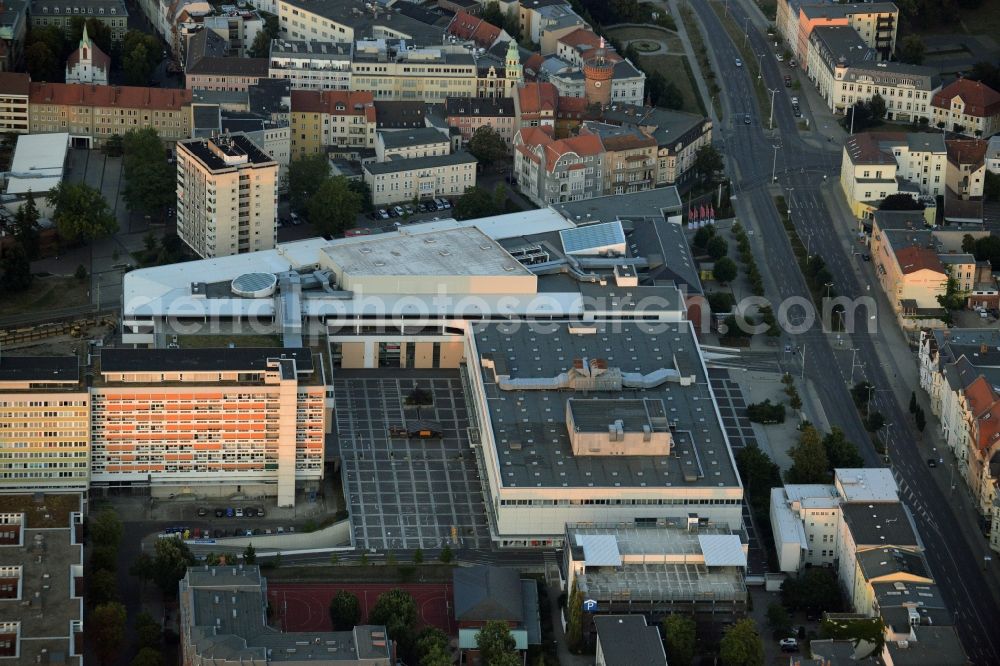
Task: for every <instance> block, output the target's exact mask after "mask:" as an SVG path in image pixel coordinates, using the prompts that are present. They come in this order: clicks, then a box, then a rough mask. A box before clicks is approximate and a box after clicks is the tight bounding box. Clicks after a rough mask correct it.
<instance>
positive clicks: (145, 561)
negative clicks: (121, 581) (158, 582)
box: [128, 553, 154, 581]
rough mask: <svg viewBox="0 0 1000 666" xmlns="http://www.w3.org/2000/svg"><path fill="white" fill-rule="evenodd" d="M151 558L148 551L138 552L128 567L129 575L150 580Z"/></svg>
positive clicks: (151, 572)
mask: <svg viewBox="0 0 1000 666" xmlns="http://www.w3.org/2000/svg"><path fill="white" fill-rule="evenodd" d="M153 570H154V566H153V558H152V556H150V554H149V553H139V555H138V557H136V558H135V560H134V561H133V562H132V564H131V565H130V566H129V568H128V573H129V575H130V576H135V577H136V578H138V579H139V580H141V581H147V580H152V578H153Z"/></svg>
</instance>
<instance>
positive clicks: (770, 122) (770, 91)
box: [767, 88, 778, 130]
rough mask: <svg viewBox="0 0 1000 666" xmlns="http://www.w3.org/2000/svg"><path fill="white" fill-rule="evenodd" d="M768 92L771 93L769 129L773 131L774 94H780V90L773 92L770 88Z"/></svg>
mask: <svg viewBox="0 0 1000 666" xmlns="http://www.w3.org/2000/svg"><path fill="white" fill-rule="evenodd" d="M767 92H769V93H771V114H770V116H768V119H767V129H769V130H772V129H774V94H775V93H776V92H778V89H777V88H775V89H774V90H771V89H770V88H768V89H767Z"/></svg>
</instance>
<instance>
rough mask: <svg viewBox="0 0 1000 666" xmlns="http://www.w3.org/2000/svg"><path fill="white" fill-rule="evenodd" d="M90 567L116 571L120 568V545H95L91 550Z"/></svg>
mask: <svg viewBox="0 0 1000 666" xmlns="http://www.w3.org/2000/svg"><path fill="white" fill-rule="evenodd" d="M90 568H91V569H92V570H97V569H104V570H106V571H115V570H116V569H117V568H118V546H96V545H95V546H94V547H93V548H92V549H91V551H90Z"/></svg>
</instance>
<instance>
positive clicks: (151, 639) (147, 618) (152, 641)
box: [135, 611, 163, 650]
mask: <svg viewBox="0 0 1000 666" xmlns="http://www.w3.org/2000/svg"><path fill="white" fill-rule="evenodd" d="M135 637H136V639H137V640H138V642H139V649H140V650H141V649H143V648H153V649H154V650H155V649H159V648H160V646H161V645H162V644H163V627H161V626H160V623H159V622H157V621H156V620H154V619H153V616H152V615H150V614H149V613H147V612H145V611H143V612H141V613H139V614H138V615H137V616H136V617H135Z"/></svg>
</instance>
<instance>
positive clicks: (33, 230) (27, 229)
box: [11, 190, 41, 260]
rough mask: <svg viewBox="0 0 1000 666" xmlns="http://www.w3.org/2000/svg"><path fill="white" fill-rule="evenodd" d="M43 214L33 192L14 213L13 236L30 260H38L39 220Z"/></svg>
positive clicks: (28, 194) (27, 195) (29, 191)
mask: <svg viewBox="0 0 1000 666" xmlns="http://www.w3.org/2000/svg"><path fill="white" fill-rule="evenodd" d="M40 217H41V214H40V213H39V212H38V206H37V205H36V204H35V195H34V194H32V192H31V190H28V193H27V194H26V195H25V197H24V203H22V204H21V205H20V206H19V207H18V209H17V212H16V213H14V224H13V229H12V230H11V231H12V234H13V236H14V240H15V241H17V243H18V245H20V246H21V247H23V248H24V253H25V254H26V255H27V256H28V259H29V260H33V259H37V258H38V220H39V218H40Z"/></svg>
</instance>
